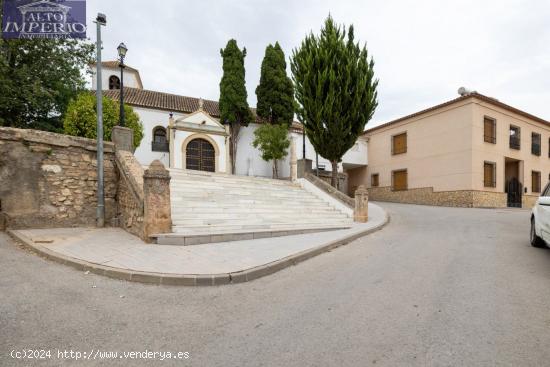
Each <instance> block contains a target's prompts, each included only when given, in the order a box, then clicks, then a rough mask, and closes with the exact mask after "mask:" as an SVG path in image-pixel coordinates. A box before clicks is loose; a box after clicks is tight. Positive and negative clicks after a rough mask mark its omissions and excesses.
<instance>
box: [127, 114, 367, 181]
mask: <svg viewBox="0 0 550 367" xmlns="http://www.w3.org/2000/svg"><path fill="white" fill-rule="evenodd" d="M134 111H136V112H137V113H138V115H139V116H140V119H141V122H142V123H143V128H144V136H143V140H142V141H141V144H140V146H139V147H138V148H137V149H136V151H135V156H136V158H137V159H138V161H139V162H140V163H141V164H143V165H149V164H151V162H152V161H153V160H155V159H159V160H160V161H161V162H162V163H163V164H164V165H165V166H166V167H168V166H169V155H168V152H153V151H152V150H151V142H152V141H153V129H154V128H155V127H157V126H162V127H164V128H166V127H167V126H168V119H169V112H168V111H162V110H155V109H148V108H142V107H134ZM181 118H184V119H185V121H186V122H192V123H197V124H200V123H201V122H202V121H206V124H207V125H213V123H212V122H211V121H209V120H208V119H204V117H202V116H201V115H200V114H198V115H197V114H195V115H190V114H181V113H174V119H175V120H178V119H181ZM214 124H215V123H214ZM259 126H260V125H259V124H255V123H252V124H250V125H249V126H248V127H245V128H242V129H241V132H240V138H239V145H238V150H237V164H236V173H237V175H242V176H247V175H253V176H261V177H271V176H272V163H271V162H266V161H264V160H262V158H261V155H260V152H259V150H257V149H256V148H254V147H253V146H252V141H253V140H254V131H255V130H256V129H257V128H258V127H259ZM193 134H196V133H194V132H187V131H179V130H178V131H177V132H176V137H175V141H174V150H175V151H174V164H173V166H174V168H184V166H185V165H184V162H183V154H182V149H183V143H184V141H185V139H187V138H188V137H189V136H190V135H193ZM209 136H210V138H212V139H213V140H214V141H215V143H216V145H217V148H218V151H219V155H218V157H217V161H218V168H217V171H218V172H226V169H227V157H226V153H225V151H226V146H225V145H226V138H225V137H224V136H221V135H215V134H210V135H209ZM197 137H198V135H197ZM291 137H292V139H293V140H294V142H295V146H296V157H297V159H301V158H302V135H301V134H299V133H295V132H293V133H291ZM289 155H290V149H289ZM289 155H288V156H287V157H286V158H285V159H284V160H281V161H280V162H279V176H280V177H288V176H290V157H289ZM306 158H307V159H311V160H312V162H313V168H316V165H315V150H314V149H313V146H312V145H311V143H310V142H309V140H308V139H307V138H306ZM342 163H344V165H346V164H351V165H366V164H367V143H366V141H364V140H362V139H359V141H358V142H357V144H356V145H355V146H354V148H352V149H350V151H348V152H347V153H346V154H345V155H344V157H343V162H342ZM319 166H324V167H325V169H326V170H327V171H330V170H331V169H332V167H331V164H330V162H329V161H327V160H326V159H324V158H323V157H321V156H319ZM339 170H340V171H342V164H340V166H339Z"/></svg>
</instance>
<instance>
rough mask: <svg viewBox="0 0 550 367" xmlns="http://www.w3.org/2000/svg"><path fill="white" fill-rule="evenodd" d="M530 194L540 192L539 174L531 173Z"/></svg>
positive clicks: (536, 172)
mask: <svg viewBox="0 0 550 367" xmlns="http://www.w3.org/2000/svg"><path fill="white" fill-rule="evenodd" d="M531 192H540V172H538V171H531Z"/></svg>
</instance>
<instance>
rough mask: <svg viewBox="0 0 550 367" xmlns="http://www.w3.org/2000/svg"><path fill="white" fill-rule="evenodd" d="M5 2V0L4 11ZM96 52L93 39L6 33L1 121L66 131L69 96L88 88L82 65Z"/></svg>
mask: <svg viewBox="0 0 550 367" xmlns="http://www.w3.org/2000/svg"><path fill="white" fill-rule="evenodd" d="M2 6H3V1H2V0H0V12H1V11H2ZM0 33H1V30H0ZM93 55H94V46H93V44H90V43H89V42H87V41H81V40H75V39H9V40H5V39H2V38H1V34H0V126H12V127H19V128H34V129H41V130H49V131H57V132H60V131H62V130H63V115H64V113H65V111H66V109H67V105H68V103H69V101H70V100H71V99H72V98H74V97H75V96H76V95H77V94H78V93H79V92H80V91H83V90H84V89H85V84H86V80H85V78H84V75H83V73H82V70H85V69H86V67H87V65H88V64H89V63H90V62H92V61H93Z"/></svg>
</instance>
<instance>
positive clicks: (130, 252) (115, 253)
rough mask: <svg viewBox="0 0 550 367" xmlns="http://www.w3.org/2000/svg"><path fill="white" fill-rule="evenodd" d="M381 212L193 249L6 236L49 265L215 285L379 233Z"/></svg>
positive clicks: (56, 233) (46, 233) (69, 232)
mask: <svg viewBox="0 0 550 367" xmlns="http://www.w3.org/2000/svg"><path fill="white" fill-rule="evenodd" d="M387 221H388V217H387V214H386V212H385V211H384V210H383V209H382V208H381V207H379V206H378V205H376V204H372V203H369V222H368V223H364V224H358V223H356V224H354V225H353V227H352V228H349V229H344V230H337V231H328V232H319V233H310V234H302V235H295V236H285V237H274V238H264V239H255V240H246V241H233V242H220V243H212V244H202V245H193V246H169V245H156V244H146V243H144V242H142V241H141V240H140V239H139V238H137V237H135V236H133V235H131V234H129V233H127V232H125V231H124V230H122V229H119V228H105V229H96V228H59V229H30V230H13V231H10V234H11V235H12V236H13V237H15V238H17V239H18V240H20V241H21V242H23V243H24V244H25V245H26V246H28V247H30V248H32V249H33V250H35V251H37V252H39V253H41V254H43V255H46V256H47V257H48V258H50V259H52V260H56V261H58V262H62V263H65V264H67V265H72V266H74V267H77V268H79V269H82V270H84V269H87V270H90V271H92V272H95V273H100V274H103V275H107V276H111V277H116V278H123V279H127V280H134V281H141V282H148V283H158V284H181V285H217V284H227V283H231V282H234V283H235V282H242V281H248V280H252V279H255V278H258V277H261V276H264V275H267V274H271V273H273V272H275V271H278V270H281V269H283V268H285V267H287V266H290V265H293V264H296V263H298V262H300V261H303V260H306V259H308V258H310V257H313V256H316V255H318V254H320V253H322V252H325V251H328V250H330V249H332V248H335V247H337V246H340V245H343V244H346V243H348V242H350V241H352V240H354V239H356V238H358V237H361V236H363V235H365V234H367V233H370V232H372V231H375V230H377V229H379V228H381V227H382V226H383V225H384V224H386V222H387Z"/></svg>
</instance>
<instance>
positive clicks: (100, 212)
mask: <svg viewBox="0 0 550 367" xmlns="http://www.w3.org/2000/svg"><path fill="white" fill-rule="evenodd" d="M95 23H96V25H97V44H96V47H97V63H96V65H97V70H96V71H97V76H96V79H97V85H96V99H97V215H96V216H97V223H96V224H97V226H98V227H103V226H105V197H104V187H103V100H102V98H103V97H102V92H103V86H102V85H101V83H102V79H101V78H102V77H101V48H102V47H103V46H102V43H101V26H105V25H107V17H106V16H105V14H101V13H98V14H97V18H96V20H95Z"/></svg>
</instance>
